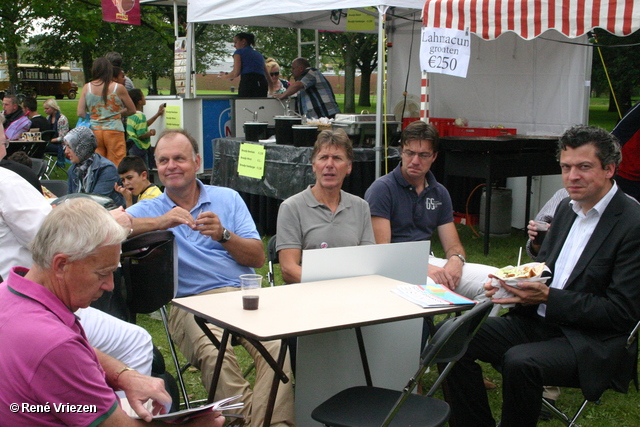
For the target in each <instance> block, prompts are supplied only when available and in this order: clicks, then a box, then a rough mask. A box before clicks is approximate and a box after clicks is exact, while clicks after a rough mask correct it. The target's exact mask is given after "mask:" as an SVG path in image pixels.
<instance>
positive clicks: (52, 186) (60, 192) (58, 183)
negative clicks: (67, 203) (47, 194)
mask: <svg viewBox="0 0 640 427" xmlns="http://www.w3.org/2000/svg"><path fill="white" fill-rule="evenodd" d="M40 184H42V185H43V186H44V187H46V188H47V190H49V191H51V192H52V193H53V194H55V195H56V196H57V197H62V196H66V195H67V193H68V192H69V183H68V182H67V181H62V180H58V179H41V180H40Z"/></svg>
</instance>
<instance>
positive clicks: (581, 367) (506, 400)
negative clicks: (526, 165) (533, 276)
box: [448, 126, 640, 427]
mask: <svg viewBox="0 0 640 427" xmlns="http://www.w3.org/2000/svg"><path fill="white" fill-rule="evenodd" d="M558 153H559V156H558V158H559V161H560V166H561V169H562V179H563V182H564V185H565V188H566V189H567V191H568V192H569V198H567V199H565V200H563V201H562V202H561V203H560V205H559V207H558V209H557V211H556V213H555V215H554V221H553V227H551V228H550V230H549V232H548V234H547V237H546V239H545V241H544V242H543V244H542V247H541V248H540V253H539V255H538V257H537V261H544V262H546V263H547V265H548V266H549V268H550V269H551V271H552V272H553V277H552V278H551V280H549V281H548V282H547V284H544V283H541V282H521V283H520V284H519V288H516V287H511V286H508V285H506V284H505V283H504V282H503V283H502V286H504V287H505V288H507V289H508V290H509V291H510V292H511V293H512V294H513V297H510V298H503V299H494V301H495V302H497V303H502V304H507V303H516V307H515V308H514V309H513V310H511V311H510V312H509V314H508V315H506V316H505V317H500V318H489V319H487V321H486V322H485V323H484V324H483V326H482V328H481V329H480V330H479V331H478V334H477V335H476V337H475V338H474V340H473V341H472V343H471V345H470V346H469V349H468V351H467V353H466V354H465V356H464V357H463V358H462V359H461V360H460V361H459V362H458V363H457V364H456V365H455V366H454V368H453V370H452V371H451V373H450V375H449V377H448V382H449V386H450V390H451V397H450V402H451V406H452V419H451V425H452V426H457V427H461V426H469V427H471V426H473V427H483V426H491V427H494V426H495V425H496V424H495V421H494V420H493V418H492V416H491V410H490V408H489V403H488V400H487V394H486V390H485V388H484V384H483V380H482V378H483V377H482V369H481V367H480V365H478V363H477V362H476V361H477V360H481V361H484V362H488V363H491V364H493V365H494V366H496V367H499V368H500V369H501V371H502V376H503V406H502V420H501V424H500V426H501V427H509V426H518V427H526V426H535V425H536V423H537V419H538V414H539V413H540V407H541V395H542V387H543V384H544V385H555V386H563V387H580V388H581V389H582V392H583V394H584V396H585V397H586V398H588V399H597V398H599V397H600V394H601V393H602V392H603V391H604V390H605V389H607V388H608V387H612V388H614V389H615V390H618V391H626V389H627V387H628V385H629V381H630V380H631V377H632V373H633V364H634V363H635V357H636V351H637V347H636V348H633V349H629V350H626V349H625V345H624V344H625V340H626V337H627V336H628V334H629V332H630V331H631V330H632V329H633V326H634V325H635V323H636V322H637V321H638V319H640V286H638V283H640V251H639V250H638V246H639V243H640V223H639V222H638V221H637V219H638V218H640V205H638V204H637V203H636V202H634V201H633V200H631V199H630V198H628V197H626V196H625V195H624V193H623V192H622V191H621V190H620V189H618V187H617V185H616V183H615V181H613V179H612V178H613V176H614V175H615V172H616V168H617V166H618V165H619V163H620V159H621V154H620V146H619V144H618V143H617V140H616V139H615V137H613V136H611V135H610V134H609V133H608V132H606V131H604V130H603V129H599V128H594V127H587V126H575V127H573V128H571V129H569V130H568V131H566V132H565V134H564V135H563V136H562V137H561V138H560V140H559V142H558ZM485 288H486V289H487V296H492V295H493V294H494V293H495V289H494V288H491V285H490V284H489V283H488V284H487V285H485Z"/></svg>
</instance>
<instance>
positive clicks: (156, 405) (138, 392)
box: [118, 371, 171, 422]
mask: <svg viewBox="0 0 640 427" xmlns="http://www.w3.org/2000/svg"><path fill="white" fill-rule="evenodd" d="M118 386H119V387H120V388H121V389H122V390H123V391H124V392H125V394H126V395H127V399H128V400H129V404H130V405H131V409H133V410H134V411H135V412H136V414H138V416H139V417H140V418H142V419H144V420H145V421H147V422H149V421H151V419H152V418H153V415H159V414H166V413H167V410H166V406H169V405H170V404H171V396H169V394H168V393H167V391H166V390H165V388H164V381H162V380H161V379H160V378H153V377H148V376H146V375H142V374H141V373H139V372H137V371H125V372H123V373H122V374H120V375H119V376H118ZM149 399H152V400H153V410H152V411H153V414H151V413H150V412H149V411H148V410H147V409H146V408H145V407H144V404H145V403H146V402H147V401H148V400H149Z"/></svg>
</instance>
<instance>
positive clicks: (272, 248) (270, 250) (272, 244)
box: [267, 234, 280, 287]
mask: <svg viewBox="0 0 640 427" xmlns="http://www.w3.org/2000/svg"><path fill="white" fill-rule="evenodd" d="M267 260H268V261H269V273H268V275H267V280H268V281H269V284H270V285H271V286H272V287H273V286H275V285H276V276H275V274H274V272H273V266H274V265H275V264H280V259H279V258H278V251H276V235H275V234H274V235H273V237H271V239H269V243H267Z"/></svg>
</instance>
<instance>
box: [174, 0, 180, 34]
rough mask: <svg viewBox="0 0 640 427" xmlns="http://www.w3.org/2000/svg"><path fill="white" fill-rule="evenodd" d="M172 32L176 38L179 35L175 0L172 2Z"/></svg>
mask: <svg viewBox="0 0 640 427" xmlns="http://www.w3.org/2000/svg"><path fill="white" fill-rule="evenodd" d="M173 33H174V34H175V36H176V38H178V37H179V36H180V33H179V32H178V4H177V3H176V2H175V1H174V2H173Z"/></svg>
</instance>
